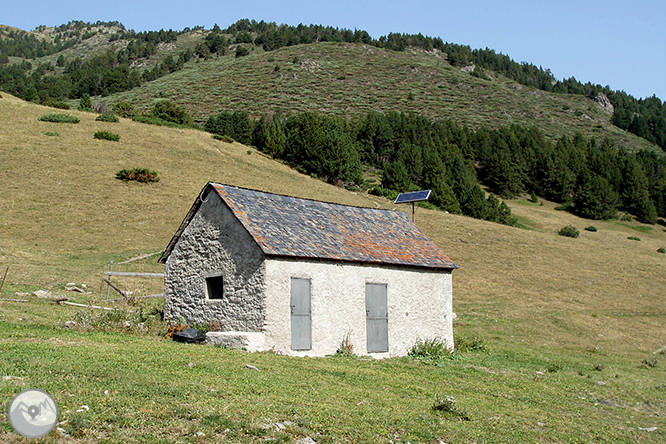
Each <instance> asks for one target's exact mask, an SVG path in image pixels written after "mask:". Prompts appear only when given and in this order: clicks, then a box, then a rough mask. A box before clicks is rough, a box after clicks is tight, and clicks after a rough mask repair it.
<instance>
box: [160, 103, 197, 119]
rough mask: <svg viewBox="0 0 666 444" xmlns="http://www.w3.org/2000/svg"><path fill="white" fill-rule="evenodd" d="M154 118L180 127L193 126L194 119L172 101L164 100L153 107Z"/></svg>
mask: <svg viewBox="0 0 666 444" xmlns="http://www.w3.org/2000/svg"><path fill="white" fill-rule="evenodd" d="M153 116H154V117H157V118H158V119H162V120H166V121H167V122H172V123H177V124H179V125H193V124H194V121H193V120H192V117H191V116H190V115H189V114H188V113H187V112H186V111H185V110H184V109H182V108H181V107H179V106H178V105H176V104H175V103H173V102H172V101H171V100H163V101H161V102H158V103H156V104H155V106H154V107H153Z"/></svg>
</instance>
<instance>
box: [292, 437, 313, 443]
mask: <svg viewBox="0 0 666 444" xmlns="http://www.w3.org/2000/svg"><path fill="white" fill-rule="evenodd" d="M316 443H317V441H315V440H314V439H312V438H310V437H309V436H305V437H303V438H300V439H298V440H296V444H316Z"/></svg>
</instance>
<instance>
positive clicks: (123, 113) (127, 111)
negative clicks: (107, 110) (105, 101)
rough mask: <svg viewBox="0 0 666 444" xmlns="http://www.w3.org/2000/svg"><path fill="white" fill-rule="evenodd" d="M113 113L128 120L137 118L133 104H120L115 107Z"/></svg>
mask: <svg viewBox="0 0 666 444" xmlns="http://www.w3.org/2000/svg"><path fill="white" fill-rule="evenodd" d="M113 112H114V113H115V114H116V115H118V116H120V117H125V118H128V119H131V118H132V117H134V116H136V112H135V111H134V106H133V105H132V104H131V103H127V102H118V103H116V104H115V105H113Z"/></svg>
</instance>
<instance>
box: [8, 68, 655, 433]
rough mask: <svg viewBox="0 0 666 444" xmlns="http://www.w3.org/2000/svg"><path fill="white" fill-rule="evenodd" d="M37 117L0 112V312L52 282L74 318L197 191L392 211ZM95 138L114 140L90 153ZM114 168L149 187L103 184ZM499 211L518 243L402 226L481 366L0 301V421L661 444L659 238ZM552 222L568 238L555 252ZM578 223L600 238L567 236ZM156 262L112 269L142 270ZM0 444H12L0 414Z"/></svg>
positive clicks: (215, 154)
mask: <svg viewBox="0 0 666 444" xmlns="http://www.w3.org/2000/svg"><path fill="white" fill-rule="evenodd" d="M249 57H252V56H249ZM202 63H208V62H202ZM210 63H214V62H210ZM54 112H60V111H59V110H54V109H51V108H45V107H41V106H37V105H33V104H27V103H25V102H22V101H20V100H18V99H15V98H13V97H11V96H9V95H7V94H5V93H2V98H1V99H0V122H2V124H1V125H0V186H1V187H2V190H3V192H2V193H0V210H1V211H0V227H2V230H1V231H0V271H1V272H2V273H4V271H5V269H6V267H7V266H10V268H9V273H8V276H7V280H6V282H5V285H4V287H3V289H2V294H0V297H1V298H18V296H16V295H15V293H16V292H25V291H33V290H36V289H39V288H44V289H49V290H52V291H53V292H54V293H59V294H65V293H66V294H68V295H71V293H67V292H66V291H65V290H64V286H65V284H66V283H67V282H76V283H77V284H79V285H82V284H84V283H85V284H87V287H88V288H89V289H91V290H94V293H93V294H92V295H88V296H86V295H76V296H77V302H86V301H89V300H90V301H94V302H96V303H99V299H98V298H99V295H100V289H101V288H102V287H101V285H100V284H101V277H102V272H103V271H104V270H106V269H107V267H108V263H109V261H110V260H111V259H113V260H115V261H123V260H127V259H130V258H134V257H138V256H141V255H145V254H150V253H157V252H161V251H162V250H163V249H164V248H165V246H166V244H167V242H168V241H169V239H170V238H171V236H172V234H173V233H174V232H175V230H176V229H177V228H178V226H179V224H180V222H181V220H182V218H183V217H184V215H185V214H186V212H187V210H188V209H189V207H190V206H191V204H192V203H193V201H194V199H195V198H196V196H197V193H198V192H199V191H200V189H201V188H202V187H203V185H204V184H205V183H206V182H207V181H209V180H214V181H219V182H225V183H230V184H233V185H239V186H244V187H251V188H257V189H262V190H267V191H271V192H277V193H285V194H290V195H295V196H300V197H310V198H316V199H321V200H327V201H333V202H340V203H347V204H354V205H367V206H373V207H375V206H379V207H382V208H395V207H396V206H395V205H393V204H392V203H391V202H388V201H385V200H382V199H380V198H377V197H374V196H367V195H364V194H357V193H352V192H349V191H345V190H343V189H340V188H336V187H333V186H330V185H327V184H324V183H322V182H320V181H318V180H315V179H312V178H310V177H308V176H304V175H302V174H299V173H297V172H294V171H292V170H290V169H289V168H287V167H286V166H284V165H282V164H280V163H277V162H275V161H273V160H271V159H268V158H266V157H265V156H263V155H261V154H260V153H257V152H256V151H254V150H252V149H249V148H247V147H244V146H242V145H239V144H226V143H222V142H219V141H215V140H213V139H212V138H211V137H210V135H208V134H206V133H203V132H199V131H195V130H178V129H169V128H163V127H155V126H149V125H141V124H138V123H135V122H131V121H129V120H124V119H121V121H120V122H119V123H105V122H96V121H95V120H94V119H95V117H96V116H95V115H94V114H89V113H81V112H76V111H71V112H69V114H72V115H76V116H77V117H79V118H80V119H81V122H80V123H78V124H75V125H72V124H55V123H46V122H40V121H38V118H39V117H40V116H41V115H43V114H47V113H54ZM99 130H107V131H110V132H113V133H116V134H119V135H120V141H119V142H111V141H104V140H96V139H94V138H93V133H94V132H95V131H99ZM47 133H49V134H53V133H58V135H47ZM133 167H146V168H149V169H152V170H156V171H157V172H158V173H159V175H160V178H161V180H160V181H159V182H158V183H156V184H150V185H144V184H137V183H124V182H121V181H119V180H117V179H115V178H114V175H115V173H116V172H117V171H119V170H120V169H123V168H133ZM509 204H510V205H511V207H512V211H513V213H514V214H515V215H517V216H519V217H520V219H521V222H522V223H523V224H525V225H527V226H530V227H531V229H529V230H527V229H518V228H511V227H507V226H502V225H498V224H493V223H488V222H483V221H479V220H475V219H470V218H466V217H462V216H456V215H452V214H446V213H444V212H439V211H431V210H427V209H423V208H418V209H417V224H418V225H419V226H420V227H421V228H422V229H423V230H424V231H425V232H426V234H428V235H429V236H430V237H432V238H433V240H434V241H435V242H436V243H437V244H438V245H439V246H440V247H441V248H442V249H443V250H444V251H445V252H446V253H447V254H448V255H449V256H450V257H451V258H452V259H453V260H454V261H455V262H456V263H457V264H458V265H460V267H461V268H460V269H459V270H456V271H455V272H454V311H455V312H456V313H457V315H458V320H457V321H456V323H455V325H454V329H455V332H456V336H457V337H458V338H459V339H462V340H461V342H459V344H461V345H462V344H463V342H464V339H467V341H468V342H469V341H470V340H472V338H476V339H475V340H476V341H477V343H481V344H482V345H483V347H482V348H483V350H477V351H470V352H465V353H462V354H461V355H457V356H456V357H455V358H453V359H448V360H444V361H439V362H437V365H426V364H424V363H420V362H415V361H413V360H411V359H409V358H400V359H389V360H385V361H382V362H375V361H367V360H363V359H361V358H340V359H331V358H323V359H294V358H287V357H283V356H277V355H273V354H270V353H267V354H256V355H248V354H245V353H242V352H235V351H230V350H224V349H212V348H208V347H186V346H182V345H178V344H174V343H172V342H171V341H164V340H162V339H161V336H157V335H155V334H151V333H143V334H141V333H137V334H131V333H125V332H122V331H120V332H111V333H102V332H86V331H83V330H80V329H74V330H70V329H66V328H63V327H62V324H63V322H64V321H65V320H68V319H77V320H78V321H79V322H81V321H82V319H83V318H85V317H86V316H88V317H94V316H98V314H97V313H89V312H88V311H87V310H81V309H79V308H74V307H65V306H53V305H52V304H48V303H47V302H44V301H43V300H37V299H35V298H33V297H31V296H30V297H28V299H29V300H30V302H28V303H19V302H9V301H0V350H2V352H1V353H2V355H3V357H4V358H3V359H0V374H2V375H3V376H5V375H6V376H12V377H14V378H18V379H13V378H4V379H3V380H2V381H0V393H1V395H2V396H1V399H2V405H3V407H2V408H1V409H0V411H2V415H5V414H6V413H5V412H6V410H7V403H8V402H9V400H11V397H12V396H13V395H14V394H16V393H18V392H19V391H20V390H22V389H23V388H26V387H38V388H42V389H44V390H47V391H49V392H50V393H51V394H53V395H54V397H55V398H56V401H57V402H58V404H59V405H60V408H61V418H60V419H61V420H62V421H67V422H66V423H63V424H61V427H62V428H63V429H65V430H66V431H68V433H69V434H70V435H71V437H72V438H70V439H71V440H72V441H74V442H93V441H99V440H108V441H109V442H129V441H154V442H183V441H185V442H190V441H191V442H219V441H221V440H223V441H229V442H263V441H264V440H265V439H267V438H275V439H276V440H278V441H281V442H293V441H295V440H296V439H298V438H299V437H302V436H311V437H313V438H314V439H315V440H316V441H317V442H340V441H344V440H349V441H352V442H359V441H361V442H364V441H377V442H387V441H388V440H389V439H390V440H393V442H407V441H410V442H436V440H437V439H442V440H443V441H445V442H451V443H461V442H567V441H568V442H608V443H611V442H627V443H629V442H645V443H651V442H654V443H656V442H663V440H664V438H665V437H666V402H665V401H664V399H665V396H664V394H665V393H666V386H665V385H664V381H665V380H666V359H664V356H663V355H656V356H655V355H653V354H652V352H653V351H654V350H656V349H657V348H659V347H661V346H663V345H664V341H665V336H664V325H665V322H666V312H665V311H664V304H663V289H664V288H666V273H664V271H666V270H665V268H666V267H665V265H666V256H665V255H663V254H660V253H657V252H656V250H657V249H658V248H660V247H666V234H665V233H664V228H663V227H662V226H659V225H657V226H647V225H642V224H638V223H635V222H620V221H608V222H594V223H592V222H591V221H587V220H582V219H579V218H577V217H576V216H573V215H571V214H568V213H564V212H559V211H555V210H554V205H553V204H551V203H549V202H545V203H544V205H543V206H539V205H538V204H532V203H529V202H526V201H522V200H516V201H511V202H509ZM398 209H400V210H406V209H407V208H403V207H401V208H398ZM570 223H571V224H573V225H575V226H577V227H578V228H579V229H580V230H581V232H582V234H581V237H580V238H579V239H571V238H565V237H560V236H558V235H557V234H556V231H557V230H558V229H560V228H562V227H563V226H564V225H567V224H570ZM592 224H594V225H595V226H596V227H597V228H598V229H599V231H598V232H596V233H592V232H587V231H583V228H584V227H586V226H588V225H592ZM630 236H637V237H639V238H640V239H641V241H640V242H638V241H634V240H629V239H627V238H628V237H630ZM155 260H156V257H155V256H152V257H149V258H146V259H144V260H140V261H137V262H134V263H133V264H132V265H128V266H127V267H128V268H125V269H127V270H145V271H159V269H160V268H159V266H158V265H156V264H155ZM129 267H133V268H129ZM103 294H105V290H104V292H103ZM130 309H132V308H131V307H130ZM123 313H124V312H123ZM110 323H111V324H113V323H112V322H110ZM113 325H115V324H113ZM54 326H55V328H54ZM156 328H159V325H158V326H157V327H156ZM655 358H656V359H658V360H659V362H658V363H657V364H656V366H651V365H642V363H645V362H647V364H653V363H654V362H655V361H653V359H655ZM190 364H191V365H190ZM245 364H253V365H255V366H257V367H259V368H260V370H261V371H260V372H253V371H251V370H248V369H247V368H245ZM105 390H108V391H109V392H108V394H104V392H105ZM438 395H440V396H443V395H450V396H453V397H455V398H456V400H457V402H458V406H459V408H460V409H464V410H465V411H466V413H467V416H469V418H470V419H471V420H470V421H460V420H458V419H456V417H455V416H451V415H447V414H444V413H441V412H437V411H434V410H433V409H432V408H431V407H432V406H433V400H434V399H435V397H436V396H438ZM82 405H87V406H89V408H90V411H85V409H81V406H82ZM77 410H82V411H81V412H77ZM284 421H290V422H291V423H293V425H288V426H287V429H286V431H278V430H277V428H276V427H275V426H273V427H269V428H268V429H263V428H262V427H263V426H264V424H274V423H275V422H284ZM651 427H656V430H653V431H650V430H652V429H651ZM642 429H647V430H642ZM199 432H200V433H203V434H204V436H202V435H197V433H199ZM51 436H53V438H52V440H55V441H58V440H62V441H65V438H57V435H51ZM0 440H2V441H3V442H23V441H22V440H21V439H19V438H18V437H17V436H16V435H15V434H13V433H12V432H11V428H10V426H9V424H8V422H7V421H5V420H4V417H3V419H2V420H1V421H0Z"/></svg>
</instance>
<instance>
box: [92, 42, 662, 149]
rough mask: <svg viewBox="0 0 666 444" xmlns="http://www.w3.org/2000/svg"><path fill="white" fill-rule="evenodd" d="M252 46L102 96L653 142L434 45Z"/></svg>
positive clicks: (143, 105) (208, 111)
mask: <svg viewBox="0 0 666 444" xmlns="http://www.w3.org/2000/svg"><path fill="white" fill-rule="evenodd" d="M179 39H180V40H183V41H184V40H185V39H186V37H185V36H181V37H179ZM253 48H254V50H253V51H252V52H251V53H250V55H249V56H246V57H241V58H236V57H235V56H234V55H233V54H234V53H233V51H228V53H227V55H226V56H222V57H217V58H215V57H214V58H211V59H209V60H202V59H199V60H198V61H196V62H189V63H187V64H186V65H185V67H184V69H183V70H181V71H178V72H175V73H172V74H169V75H167V76H165V77H162V78H160V79H157V80H155V81H153V82H149V83H146V84H144V85H142V86H141V87H139V88H136V89H134V90H131V91H128V92H124V93H117V94H114V95H112V96H110V97H108V98H107V99H102V100H104V101H108V102H109V103H111V104H113V103H116V102H118V101H128V102H130V103H133V104H135V105H136V106H138V107H139V108H140V109H144V110H147V109H148V108H150V107H151V106H152V105H153V104H154V103H155V101H158V100H160V99H163V98H170V99H172V100H173V101H175V102H176V103H178V104H179V105H181V106H183V107H184V108H185V109H187V110H188V112H190V113H191V114H192V115H193V116H194V117H195V119H196V120H199V121H203V120H205V119H206V118H207V117H208V116H210V115H212V114H217V113H219V112H222V111H234V110H239V111H247V112H249V113H250V114H252V115H253V116H255V117H259V116H260V115H262V114H263V113H267V112H268V113H271V112H275V111H277V110H281V111H283V112H292V111H294V112H302V111H316V112H322V113H326V114H337V115H345V116H354V115H357V114H365V113H368V112H370V111H379V112H387V111H403V112H415V113H418V114H423V115H426V116H428V117H430V118H433V119H452V120H454V121H456V122H458V123H460V124H465V125H469V126H471V127H474V128H478V127H480V126H484V125H488V126H491V127H499V126H508V125H511V124H514V123H515V124H520V125H525V126H532V125H536V126H538V127H539V128H540V129H541V130H543V131H544V132H545V133H546V135H548V136H549V137H552V138H557V137H560V136H562V135H570V136H571V135H573V134H574V133H575V132H577V131H578V132H581V133H583V134H584V135H585V136H587V137H590V136H593V135H594V136H596V137H601V138H603V137H611V138H613V139H615V140H617V141H618V144H620V145H623V146H626V147H628V148H630V149H640V148H648V149H655V147H654V145H652V144H650V143H649V142H647V141H646V140H644V139H641V138H639V137H636V136H635V135H633V134H631V133H628V132H626V131H623V130H620V129H619V128H617V127H615V126H613V125H612V124H611V123H610V118H611V114H609V113H608V112H607V111H605V110H604V109H603V108H602V107H601V106H600V105H598V104H597V103H596V102H594V101H593V100H591V99H588V98H586V97H583V96H574V95H567V94H555V93H548V92H545V91H539V90H536V89H533V88H528V87H525V86H522V85H520V84H518V83H517V82H515V81H513V80H510V79H507V78H505V77H503V76H501V75H498V74H489V76H492V77H491V79H490V80H484V79H479V78H476V77H473V76H472V75H470V74H468V73H467V72H465V71H463V70H461V69H460V68H456V67H453V66H451V65H450V64H449V63H448V62H447V61H446V59H445V57H442V55H441V54H439V53H436V52H426V51H422V50H408V51H404V52H395V51H390V50H387V49H380V48H375V47H373V46H369V45H361V44H345V43H317V44H309V45H298V46H294V47H284V48H280V49H278V50H276V51H270V52H264V51H263V50H261V49H260V48H257V47H253Z"/></svg>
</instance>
